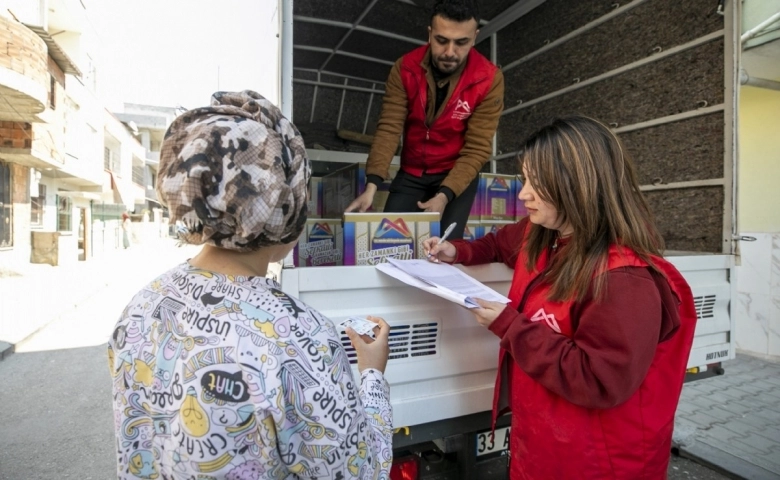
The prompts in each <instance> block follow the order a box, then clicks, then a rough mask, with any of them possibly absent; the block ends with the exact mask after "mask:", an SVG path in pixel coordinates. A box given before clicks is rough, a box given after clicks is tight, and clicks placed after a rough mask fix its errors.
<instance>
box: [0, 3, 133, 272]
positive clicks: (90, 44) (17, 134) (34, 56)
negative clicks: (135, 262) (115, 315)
mask: <svg viewBox="0 0 780 480" xmlns="http://www.w3.org/2000/svg"><path fill="white" fill-rule="evenodd" d="M4 3H6V4H8V7H7V9H6V8H4V9H3V10H2V11H0V36H1V37H2V41H3V42H4V43H5V44H7V45H8V48H7V49H2V51H0V268H11V269H13V268H20V267H21V266H23V264H24V263H29V262H33V263H50V264H52V265H62V264H67V263H73V262H77V261H79V260H87V259H89V258H91V257H96V256H100V255H103V254H105V253H106V252H108V251H111V250H114V249H117V248H121V243H122V242H121V237H122V235H121V227H120V219H121V215H122V213H123V212H125V211H127V212H133V211H134V210H135V209H136V207H137V206H139V205H141V206H143V205H145V203H146V197H147V194H146V186H147V182H146V178H145V169H146V162H147V154H146V149H145V148H144V146H143V145H142V143H141V141H140V135H139V132H138V131H137V130H134V128H133V126H132V124H130V125H129V126H128V124H126V123H124V122H123V121H121V120H120V119H118V118H117V117H116V116H115V115H113V114H112V113H110V112H108V111H107V110H106V109H105V108H104V106H103V104H102V103H101V101H100V97H99V93H100V90H99V88H100V83H99V78H100V76H99V73H98V72H99V65H100V49H99V46H100V43H99V39H98V37H97V34H96V32H95V30H94V28H93V26H92V23H90V20H89V10H88V7H89V5H90V2H88V1H81V0H7V1H6V2H4ZM137 213H138V218H137V219H138V220H140V219H142V212H140V211H139V212H137Z"/></svg>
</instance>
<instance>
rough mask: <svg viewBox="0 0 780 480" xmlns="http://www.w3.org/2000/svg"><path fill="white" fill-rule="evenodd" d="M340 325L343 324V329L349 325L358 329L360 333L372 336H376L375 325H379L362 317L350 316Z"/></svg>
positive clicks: (355, 329)
mask: <svg viewBox="0 0 780 480" xmlns="http://www.w3.org/2000/svg"><path fill="white" fill-rule="evenodd" d="M339 325H341V328H343V329H346V328H347V327H349V328H351V329H352V330H354V331H356V332H357V333H358V335H368V336H369V337H371V338H373V337H374V327H376V326H377V324H376V323H375V322H372V321H371V320H368V319H366V318H361V317H349V318H347V319H346V320H344V321H342V322H341V323H339Z"/></svg>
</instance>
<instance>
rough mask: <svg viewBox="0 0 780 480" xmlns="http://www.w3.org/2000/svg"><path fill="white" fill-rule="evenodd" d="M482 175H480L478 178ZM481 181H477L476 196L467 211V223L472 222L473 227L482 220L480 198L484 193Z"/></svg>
mask: <svg viewBox="0 0 780 480" xmlns="http://www.w3.org/2000/svg"><path fill="white" fill-rule="evenodd" d="M481 176H482V174H480V177H481ZM481 182H482V179H481V178H479V179H478V180H477V195H476V196H475V197H474V203H472V204H471V210H470V211H469V220H468V221H469V222H473V223H474V224H475V225H476V224H479V221H480V220H481V219H482V197H483V196H484V192H483V189H482V185H481Z"/></svg>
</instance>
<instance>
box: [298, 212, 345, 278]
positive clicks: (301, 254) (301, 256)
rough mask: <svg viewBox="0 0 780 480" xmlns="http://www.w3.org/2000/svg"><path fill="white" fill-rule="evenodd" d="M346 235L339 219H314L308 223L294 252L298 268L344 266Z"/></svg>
mask: <svg viewBox="0 0 780 480" xmlns="http://www.w3.org/2000/svg"><path fill="white" fill-rule="evenodd" d="M343 258H344V235H342V232H341V219H339V218H335V219H333V218H329V219H326V218H312V219H309V220H307V221H306V228H304V229H303V233H301V237H300V239H299V240H298V244H297V245H296V246H295V249H294V250H293V263H294V264H295V266H296V267H323V266H329V265H343V263H344V260H343Z"/></svg>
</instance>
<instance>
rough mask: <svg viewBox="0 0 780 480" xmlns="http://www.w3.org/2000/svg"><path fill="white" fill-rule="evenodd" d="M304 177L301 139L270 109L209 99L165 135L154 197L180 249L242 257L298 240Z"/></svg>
mask: <svg viewBox="0 0 780 480" xmlns="http://www.w3.org/2000/svg"><path fill="white" fill-rule="evenodd" d="M310 176H311V165H310V163H309V159H308V157H307V156H306V150H305V148H304V144H303V139H302V138H301V135H300V133H299V132H298V130H297V129H296V128H295V126H294V125H293V124H292V123H291V122H290V121H289V120H287V119H286V118H285V117H284V116H282V112H281V111H280V110H279V109H278V108H277V107H276V106H274V105H273V104H272V103H271V102H269V101H268V100H266V99H265V98H264V97H263V96H262V95H260V94H259V93H256V92H252V91H250V90H244V91H243V92H240V93H239V92H236V93H233V92H217V93H215V94H214V95H213V96H212V97H211V106H210V107H203V108H196V109H194V110H190V111H188V112H185V113H183V114H182V115H180V116H179V117H178V118H176V120H174V121H173V123H171V126H170V127H169V128H168V131H167V132H166V133H165V140H164V141H163V145H162V150H161V152H160V171H159V175H158V182H157V194H158V197H159V198H160V201H161V202H162V203H163V205H166V206H167V207H168V210H169V211H170V215H171V222H177V224H178V225H179V228H178V233H179V238H180V239H181V240H182V241H183V242H184V243H190V244H195V245H201V244H210V245H215V246H217V247H222V248H227V249H230V250H235V251H240V252H249V251H255V250H257V249H258V248H260V247H266V246H271V245H279V244H286V243H290V242H292V241H294V240H296V239H297V238H298V236H300V234H301V232H302V231H303V227H304V224H305V222H306V215H307V208H306V194H307V189H308V183H309V177H310Z"/></svg>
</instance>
